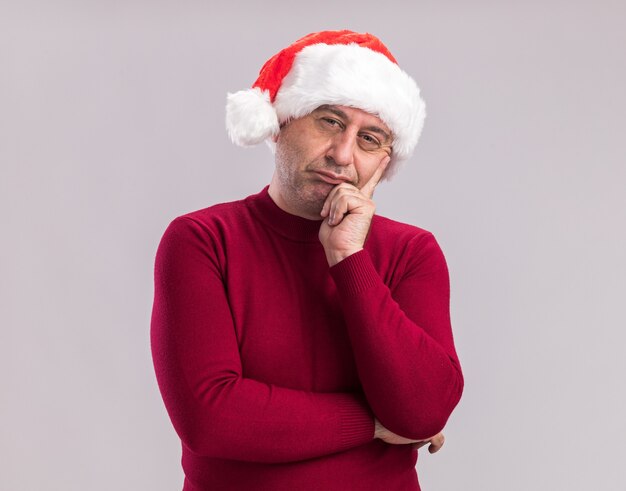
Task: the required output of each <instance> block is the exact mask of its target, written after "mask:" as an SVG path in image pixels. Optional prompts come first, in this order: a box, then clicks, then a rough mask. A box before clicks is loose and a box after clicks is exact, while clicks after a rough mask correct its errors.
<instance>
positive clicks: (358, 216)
mask: <svg viewBox="0 0 626 491" xmlns="http://www.w3.org/2000/svg"><path fill="white" fill-rule="evenodd" d="M388 164H389V156H387V157H385V158H383V159H382V160H381V162H380V164H379V166H378V167H377V169H376V170H375V172H374V173H373V174H372V176H371V177H370V179H369V180H368V181H367V182H366V183H365V184H364V185H363V186H362V187H361V188H360V189H357V188H356V187H355V186H353V185H351V184H347V183H342V184H339V185H337V186H335V187H334V188H333V189H332V190H331V191H330V193H329V194H328V196H327V198H326V201H325V203H324V206H323V208H322V211H321V213H320V214H321V216H322V217H323V218H324V221H323V222H322V225H321V227H320V233H319V237H320V241H321V243H322V245H323V246H324V250H325V252H326V258H327V260H328V264H329V266H330V273H331V275H332V277H333V279H334V280H335V283H336V285H337V290H338V292H339V295H340V298H341V304H342V308H343V312H344V314H345V320H346V324H347V329H348V333H349V336H350V341H351V344H352V348H353V352H354V357H355V361H356V364H357V370H358V373H359V378H360V380H361V384H362V386H363V390H364V392H365V395H366V397H367V400H368V402H369V404H370V407H371V408H372V410H373V411H374V413H375V414H376V417H377V418H378V419H379V420H380V422H381V423H382V424H383V425H384V426H385V427H386V428H388V429H389V430H391V431H392V432H393V433H396V434H398V435H401V436H403V437H407V438H414V439H424V438H430V437H431V436H432V435H435V434H438V433H439V432H440V431H441V430H442V429H443V427H444V426H445V423H446V422H447V420H448V418H449V417H450V414H451V413H452V410H453V409H454V407H455V406H456V405H457V403H458V402H459V400H460V398H461V394H462V392H463V384H464V380H463V374H462V372H461V365H460V363H459V360H458V357H457V354H456V351H455V348H454V342H453V338H452V328H451V326H450V282H449V276H448V268H447V265H446V261H445V258H444V256H443V253H442V252H441V249H440V247H439V245H438V244H437V241H436V240H435V237H434V236H433V235H432V234H431V233H428V234H423V235H419V236H416V237H414V238H413V239H412V240H411V241H410V242H409V244H408V245H407V248H406V251H405V255H406V257H407V261H406V267H405V268H404V271H403V273H402V274H403V276H402V278H401V280H400V282H399V284H398V285H397V286H395V287H394V292H393V296H392V292H391V291H390V290H389V288H388V287H387V285H386V284H385V283H384V282H383V279H382V278H381V277H380V275H379V274H378V271H377V270H376V268H375V267H374V264H373V263H372V260H371V258H370V255H369V252H368V251H367V250H365V249H364V245H365V241H366V239H367V235H368V233H369V228H370V226H371V221H372V217H373V216H374V210H375V204H374V202H373V201H372V196H373V193H374V189H375V187H376V186H377V185H378V182H379V181H380V179H381V177H382V175H383V173H384V171H385V169H386V167H387V165H388ZM390 240H393V239H390ZM398 274H400V272H398Z"/></svg>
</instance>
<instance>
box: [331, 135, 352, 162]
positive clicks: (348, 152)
mask: <svg viewBox="0 0 626 491" xmlns="http://www.w3.org/2000/svg"><path fill="white" fill-rule="evenodd" d="M356 138H357V136H356V134H353V133H351V132H349V131H342V132H341V133H338V134H335V135H334V136H333V140H332V143H331V146H330V148H329V150H328V153H327V155H328V156H329V157H332V159H333V160H334V161H335V162H336V163H337V164H338V165H352V164H354V152H355V151H356V145H357V142H356Z"/></svg>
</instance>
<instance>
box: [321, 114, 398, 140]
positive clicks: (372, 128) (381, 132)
mask: <svg viewBox="0 0 626 491" xmlns="http://www.w3.org/2000/svg"><path fill="white" fill-rule="evenodd" d="M316 111H328V112H331V113H333V114H335V115H337V116H339V117H340V118H343V119H349V118H348V115H347V114H346V113H344V112H343V111H342V110H341V109H339V108H337V107H335V106H331V105H330V104H324V105H322V106H320V107H318V108H317V109H316ZM363 129H364V130H366V131H371V132H372V133H377V134H379V135H381V136H382V137H383V138H384V140H385V143H387V142H389V141H390V140H391V135H390V134H389V133H387V132H386V131H385V130H383V129H382V128H380V127H379V126H367V127H366V128H363Z"/></svg>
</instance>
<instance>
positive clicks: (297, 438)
mask: <svg viewBox="0 0 626 491" xmlns="http://www.w3.org/2000/svg"><path fill="white" fill-rule="evenodd" d="M219 247H220V245H219V240H218V239H217V238H215V237H209V236H207V234H206V232H205V231H204V230H201V229H200V227H199V226H198V224H197V223H196V222H195V221H194V220H192V219H189V218H186V217H179V218H177V219H174V220H173V221H172V222H171V223H170V225H169V227H168V228H167V230H166V231H165V233H164V235H163V237H162V239H161V242H160V244H159V247H158V249H157V254H156V259H155V271H154V274H155V292H154V294H155V296H154V304H153V310H152V320H151V348H152V356H153V362H154V367H155V372H156V376H157V381H158V384H159V389H160V391H161V395H162V397H163V400H164V403H165V406H166V409H167V411H168V414H169V416H170V419H171V420H172V423H173V426H174V428H175V430H176V432H177V433H178V435H179V436H180V438H181V440H182V442H183V444H184V445H185V446H186V447H187V448H189V449H190V450H191V451H192V452H194V453H196V454H198V455H202V456H207V457H218V458H224V459H233V460H240V461H250V462H264V463H274V462H290V461H297V460H303V459H309V458H313V457H319V456H322V455H328V454H331V453H335V452H339V451H343V450H347V449H349V448H353V447H356V446H358V445H362V444H365V443H367V442H370V441H372V439H373V435H374V416H373V413H372V412H371V409H370V408H369V406H368V404H367V402H366V400H365V399H364V398H363V397H362V395H360V394H358V393H347V392H346V393H316V392H309V391H302V390H295V389H290V388H284V387H278V386H276V385H272V384H268V383H263V382H261V381H258V380H253V379H250V378H246V377H244V376H242V362H241V358H240V353H239V350H238V342H237V336H236V332H235V328H234V325H233V318H232V314H231V311H230V308H229V302H228V296H227V290H226V287H225V285H224V280H223V271H221V269H222V268H223V265H221V264H220V261H219V257H218V256H219V254H218V252H217V251H218V249H219Z"/></svg>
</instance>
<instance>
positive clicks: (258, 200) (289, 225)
mask: <svg viewBox="0 0 626 491" xmlns="http://www.w3.org/2000/svg"><path fill="white" fill-rule="evenodd" d="M268 189H269V185H267V186H265V187H264V188H263V190H262V191H261V192H260V193H258V194H253V195H252V196H248V197H247V198H246V199H245V203H246V205H247V206H248V208H249V209H250V211H251V212H252V213H253V214H254V216H255V218H258V219H259V220H260V221H261V222H263V223H264V224H265V225H267V226H268V227H270V228H271V229H272V230H274V231H275V232H277V233H278V234H280V235H282V236H284V237H287V238H288V239H292V240H295V241H298V242H319V236H318V234H319V230H320V225H321V224H322V220H321V219H320V220H310V219H308V218H303V217H299V216H297V215H292V214H291V213H287V212H286V211H284V210H283V209H282V208H280V207H279V206H278V205H277V204H276V203H274V200H273V199H272V197H271V196H270V195H269V192H268Z"/></svg>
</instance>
